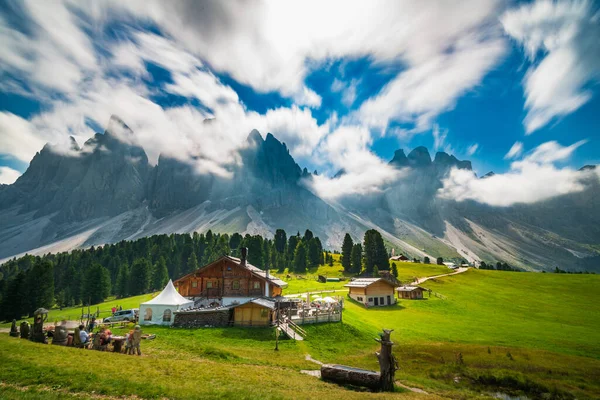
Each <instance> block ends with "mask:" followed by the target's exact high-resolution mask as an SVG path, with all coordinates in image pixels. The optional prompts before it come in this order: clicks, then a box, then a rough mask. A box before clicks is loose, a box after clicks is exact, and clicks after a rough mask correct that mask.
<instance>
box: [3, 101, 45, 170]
mask: <svg viewBox="0 0 600 400" xmlns="http://www.w3.org/2000/svg"><path fill="white" fill-rule="evenodd" d="M48 139H49V138H48ZM45 143H46V141H45V140H44V136H43V135H40V132H35V131H34V130H33V127H32V126H31V124H30V123H29V121H27V120H26V119H23V118H21V117H19V116H17V115H14V114H12V113H9V112H4V111H0V153H3V154H8V155H10V156H12V157H14V158H16V159H17V160H20V161H23V162H29V161H31V159H32V158H33V156H34V155H35V153H36V152H38V151H40V150H41V149H42V147H43V146H44V144H45Z"/></svg>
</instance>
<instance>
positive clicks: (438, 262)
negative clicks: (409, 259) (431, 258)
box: [435, 257, 444, 265]
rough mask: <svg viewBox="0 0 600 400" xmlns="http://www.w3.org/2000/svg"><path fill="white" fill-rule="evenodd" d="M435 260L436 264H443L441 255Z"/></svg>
mask: <svg viewBox="0 0 600 400" xmlns="http://www.w3.org/2000/svg"><path fill="white" fill-rule="evenodd" d="M435 261H436V264H437V265H443V264H444V259H443V258H442V257H438V258H437V260H435Z"/></svg>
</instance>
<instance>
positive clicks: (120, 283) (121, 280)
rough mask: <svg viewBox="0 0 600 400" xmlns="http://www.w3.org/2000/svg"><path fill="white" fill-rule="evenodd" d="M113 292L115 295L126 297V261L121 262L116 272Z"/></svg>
mask: <svg viewBox="0 0 600 400" xmlns="http://www.w3.org/2000/svg"><path fill="white" fill-rule="evenodd" d="M115 294H116V295H117V297H127V295H129V266H128V265H127V263H124V264H121V266H120V267H119V272H118V273H117V282H116V284H115Z"/></svg>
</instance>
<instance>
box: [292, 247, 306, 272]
mask: <svg viewBox="0 0 600 400" xmlns="http://www.w3.org/2000/svg"><path fill="white" fill-rule="evenodd" d="M306 266H307V251H306V245H305V244H304V242H303V241H299V242H298V245H297V246H296V251H295V254H294V271H295V272H297V273H299V274H302V273H304V272H306Z"/></svg>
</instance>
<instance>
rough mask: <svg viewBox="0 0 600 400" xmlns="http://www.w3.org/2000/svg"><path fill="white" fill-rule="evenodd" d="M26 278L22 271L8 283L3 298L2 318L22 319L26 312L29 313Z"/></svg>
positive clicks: (0, 309)
mask: <svg viewBox="0 0 600 400" xmlns="http://www.w3.org/2000/svg"><path fill="white" fill-rule="evenodd" d="M25 278H26V277H25V273H24V272H23V271H21V272H19V273H18V274H17V276H15V277H14V278H13V279H11V280H10V281H9V282H8V284H7V285H6V294H5V295H4V296H3V298H2V307H1V308H0V312H2V319H4V320H6V321H10V320H11V319H21V317H22V316H23V315H24V314H27V313H28V310H27V309H26V307H27V302H26V301H25V300H26V298H27V293H26V292H27V290H26V287H25V285H26V282H25Z"/></svg>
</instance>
